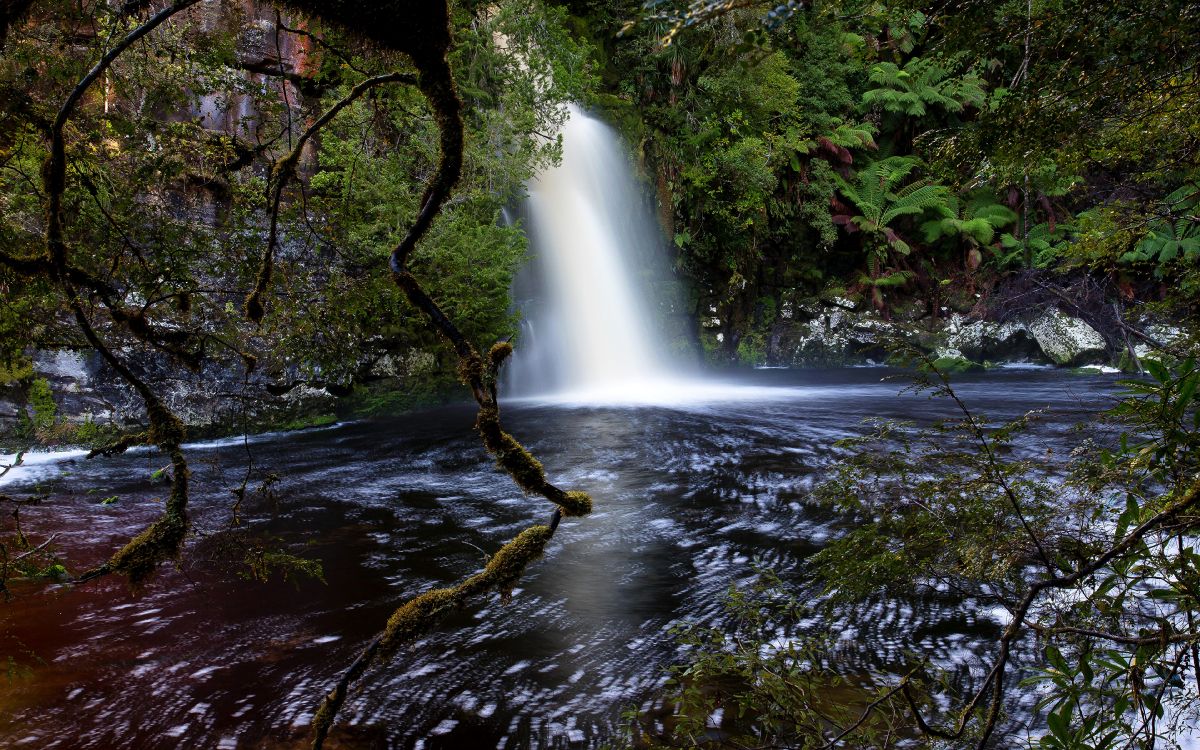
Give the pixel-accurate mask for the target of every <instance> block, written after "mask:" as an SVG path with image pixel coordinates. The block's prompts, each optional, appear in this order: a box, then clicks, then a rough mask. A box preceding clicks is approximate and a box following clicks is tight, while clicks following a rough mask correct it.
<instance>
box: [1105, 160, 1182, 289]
mask: <svg viewBox="0 0 1200 750" xmlns="http://www.w3.org/2000/svg"><path fill="white" fill-rule="evenodd" d="M1198 208H1200V182H1192V183H1188V184H1186V185H1184V186H1183V187H1181V188H1179V189H1178V190H1176V191H1174V192H1172V193H1171V194H1170V195H1168V196H1167V197H1166V198H1165V199H1164V200H1163V201H1162V207H1161V209H1160V214H1159V215H1160V216H1163V217H1165V218H1159V219H1155V220H1153V221H1152V222H1151V223H1150V226H1149V228H1148V229H1147V232H1146V235H1145V236H1144V237H1143V238H1142V239H1141V240H1139V241H1138V243H1137V245H1136V246H1134V248H1133V250H1130V251H1129V252H1127V253H1125V254H1124V255H1122V256H1121V262H1122V263H1148V264H1150V265H1151V266H1152V267H1153V268H1154V276H1155V278H1162V277H1163V276H1165V275H1166V274H1167V273H1168V272H1169V269H1170V268H1171V267H1173V266H1174V265H1177V264H1195V262H1196V261H1197V260H1200V217H1197V216H1196V213H1197V209H1198Z"/></svg>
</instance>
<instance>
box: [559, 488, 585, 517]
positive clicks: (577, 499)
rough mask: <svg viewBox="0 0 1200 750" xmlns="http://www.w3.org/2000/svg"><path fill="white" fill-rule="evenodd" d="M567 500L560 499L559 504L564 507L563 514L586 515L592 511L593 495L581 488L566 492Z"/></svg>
mask: <svg viewBox="0 0 1200 750" xmlns="http://www.w3.org/2000/svg"><path fill="white" fill-rule="evenodd" d="M565 495H566V498H565V500H559V501H558V505H559V507H560V508H562V509H563V515H567V516H586V515H587V514H588V513H591V512H592V496H591V495H589V494H588V493H586V492H580V491H579V490H571V491H570V492H567V493H565Z"/></svg>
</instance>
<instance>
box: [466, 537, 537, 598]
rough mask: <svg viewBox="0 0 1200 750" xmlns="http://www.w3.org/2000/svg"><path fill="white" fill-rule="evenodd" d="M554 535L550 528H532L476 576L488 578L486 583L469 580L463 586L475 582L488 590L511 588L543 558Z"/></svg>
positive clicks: (495, 556)
mask: <svg viewBox="0 0 1200 750" xmlns="http://www.w3.org/2000/svg"><path fill="white" fill-rule="evenodd" d="M552 533H553V532H551V531H550V527H549V526H530V527H529V528H528V529H525V530H524V531H522V532H521V533H520V534H517V536H516V538H515V539H513V540H512V541H511V542H509V543H508V544H506V545H504V546H503V547H501V548H500V550H499V551H498V552H497V553H496V554H495V555H493V556H492V559H491V560H489V561H488V564H487V567H485V568H484V569H483V573H481V574H480V576H476V578H486V581H483V582H481V581H476V580H475V579H469V580H468V581H466V582H465V583H464V584H463V585H464V586H468V585H471V584H472V581H475V583H474V585H475V586H480V585H481V583H485V584H486V586H487V588H501V589H503V588H504V587H507V586H510V585H511V584H512V583H514V582H515V581H516V580H517V579H518V578H520V577H521V574H522V573H524V572H525V568H526V567H528V565H529V563H531V562H533V561H534V560H536V559H538V558H539V557H541V556H542V553H543V552H545V550H546V543H547V542H549V541H550V537H551V536H552Z"/></svg>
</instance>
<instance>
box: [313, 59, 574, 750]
mask: <svg viewBox="0 0 1200 750" xmlns="http://www.w3.org/2000/svg"><path fill="white" fill-rule="evenodd" d="M445 45H446V47H445V48H442V49H440V50H439V51H438V53H437V54H431V53H430V52H429V51H428V50H424V51H422V52H420V53H417V52H413V53H412V55H411V56H412V58H413V61H414V63H415V64H416V65H417V68H418V70H419V71H420V75H419V78H418V82H417V85H418V87H419V88H420V90H421V93H422V94H424V96H425V98H426V100H427V101H428V102H429V105H430V107H431V108H432V109H433V112H434V118H435V120H436V121H437V125H438V130H439V145H440V149H441V152H440V156H439V161H438V168H437V171H436V172H435V173H434V175H433V177H432V179H431V180H430V181H429V183H428V185H427V186H426V189H425V194H424V197H423V198H422V201H421V210H420V212H419V213H418V215H417V218H416V220H415V221H414V222H413V224H412V226H411V227H410V228H409V230H408V232H407V234H406V235H405V237H404V239H403V240H401V241H400V243H399V244H398V245H397V246H396V247H395V248H394V249H393V250H392V253H391V257H390V258H389V265H390V267H391V270H392V280H393V281H394V282H395V283H396V285H397V286H398V287H399V288H400V289H401V291H403V292H404V294H405V296H406V297H407V299H408V301H409V302H410V303H411V304H412V305H413V306H414V307H416V308H417V309H418V310H420V311H421V313H422V314H424V316H425V317H426V319H427V320H428V322H429V324H430V325H431V326H432V327H433V328H434V329H435V330H436V331H438V333H440V334H441V335H442V336H444V337H445V338H446V340H447V341H448V342H449V343H450V345H451V346H452V347H453V348H454V352H455V354H456V355H457V356H458V362H459V367H458V370H459V377H460V379H461V380H462V381H463V382H464V383H465V384H466V385H467V386H468V387H470V389H471V395H472V396H473V397H474V398H475V401H476V403H477V404H478V405H479V413H478V417H477V418H476V422H475V426H476V428H477V429H478V430H479V432H480V435H481V436H482V438H483V442H484V445H485V446H486V448H487V449H488V451H489V452H491V453H492V454H493V455H494V456H495V457H496V463H497V464H498V465H499V466H500V467H501V468H503V469H504V470H505V471H506V472H507V473H508V474H509V476H511V477H512V479H513V481H514V482H516V483H517V485H518V486H520V487H521V489H523V490H525V491H526V492H528V493H530V494H535V495H541V496H542V497H545V498H546V499H548V500H550V501H551V502H552V503H554V505H555V508H554V512H553V515H552V517H551V520H550V524H549V525H547V526H541V525H538V526H531V527H530V528H528V529H526V530H525V531H523V532H521V533H520V534H519V535H518V536H517V537H516V538H515V539H513V540H512V541H510V542H508V544H506V545H504V546H503V547H502V548H501V549H500V551H499V552H497V553H496V555H495V556H494V557H493V558H492V560H491V561H490V562H489V563H488V565H487V567H486V568H485V569H484V571H483V572H482V573H478V574H476V575H475V576H472V577H471V578H468V579H467V580H465V581H463V582H462V583H460V584H458V585H457V586H455V587H453V588H448V589H436V590H434V591H429V592H426V593H424V594H421V595H420V596H417V597H416V598H414V599H410V600H409V601H407V602H406V603H404V604H403V605H401V606H400V608H399V609H397V610H396V611H395V613H393V615H392V617H391V619H389V620H388V624H387V627H386V629H385V630H384V631H383V633H382V634H380V635H379V636H377V637H376V638H375V639H374V640H372V641H371V642H370V643H369V644H368V645H367V647H366V649H364V650H363V652H362V653H361V654H360V655H359V656H358V658H357V659H355V660H354V662H353V663H352V664H351V665H350V668H349V669H347V670H346V672H345V673H343V675H342V677H341V678H340V679H339V680H338V682H337V684H336V685H335V686H334V688H333V690H332V691H330V692H329V693H328V694H327V695H326V696H325V697H324V699H323V700H322V701H321V704H320V707H319V708H318V709H317V712H316V714H315V715H314V716H313V744H312V747H313V750H321V748H322V747H323V745H324V741H325V738H326V737H327V736H328V734H329V730H330V729H331V728H332V726H333V721H334V719H335V718H336V716H337V713H338V711H339V710H340V709H341V707H342V704H343V703H344V702H345V699H346V695H347V692H348V690H349V687H350V685H351V683H352V682H354V681H355V680H357V679H358V678H359V677H361V676H362V674H363V673H364V672H365V671H366V669H367V667H368V666H369V665H370V664H371V663H373V662H374V661H375V660H376V659H381V660H386V659H387V658H389V657H390V656H391V655H392V654H393V653H394V652H395V650H396V649H397V648H398V647H399V646H400V645H401V644H403V643H405V642H407V641H409V640H411V639H412V638H414V637H416V636H417V635H419V634H421V633H423V632H425V631H427V630H428V629H429V628H431V627H432V626H433V625H434V624H435V623H436V622H438V621H439V620H440V619H441V618H442V617H444V616H445V615H446V614H448V613H449V612H451V611H453V610H454V609H457V608H459V607H462V606H463V605H464V604H465V603H466V601H467V600H468V599H470V598H472V597H475V596H481V595H483V594H485V593H488V592H490V591H494V590H497V589H500V590H503V589H504V588H506V587H508V588H510V587H511V585H512V583H513V582H515V581H516V579H517V578H518V577H519V576H520V575H521V573H522V572H523V571H524V569H525V567H526V566H527V565H528V564H529V563H530V562H532V561H533V560H534V559H536V558H537V557H540V556H541V554H542V552H543V551H544V549H545V546H546V544H547V543H548V542H549V541H550V539H551V538H552V537H553V535H554V532H555V531H556V530H557V528H558V524H559V521H560V520H561V519H562V517H563V516H564V515H572V516H579V515H585V514H587V513H589V512H590V511H591V508H592V500H591V498H590V497H589V496H588V495H587V493H584V492H579V491H565V490H562V489H560V488H558V487H556V486H555V485H553V484H551V483H550V482H549V481H548V480H547V479H546V473H545V470H544V469H543V467H542V464H541V463H540V462H539V461H538V460H537V459H535V458H534V457H533V456H532V455H530V454H529V452H528V451H527V450H525V448H524V447H523V446H522V445H521V444H520V443H519V442H517V440H516V439H515V438H514V437H513V436H512V435H510V434H508V433H507V432H505V431H504V430H503V428H502V427H501V424H500V406H499V402H498V400H497V397H496V378H497V375H498V372H499V369H500V366H501V365H502V364H503V363H504V361H505V360H506V359H507V358H508V356H509V355H511V354H512V350H513V349H512V345H511V344H510V343H508V342H500V343H497V344H495V345H494V346H492V348H491V349H490V350H489V351H488V356H487V358H486V359H485V358H484V357H482V356H481V355H480V354H479V351H478V350H477V349H476V348H475V347H474V345H472V344H471V342H470V341H469V340H468V339H467V337H466V336H465V335H464V334H463V333H462V331H460V330H459V329H458V327H457V326H456V325H455V324H454V322H453V321H451V320H450V318H449V317H447V316H446V314H445V313H444V312H443V311H442V309H441V308H440V307H439V306H438V305H437V303H436V302H434V300H433V299H432V298H431V297H430V296H429V295H428V294H427V293H426V292H425V290H424V289H423V288H422V287H421V284H420V283H419V282H418V281H417V279H416V278H415V277H414V276H413V275H412V274H411V273H409V272H408V270H407V268H406V264H407V261H408V258H409V255H410V254H411V253H412V250H413V249H414V248H415V247H416V244H417V243H418V242H419V241H420V240H421V238H422V237H424V236H425V234H426V233H427V232H428V230H429V227H430V225H431V224H432V223H433V220H434V218H435V217H436V216H437V215H438V213H439V212H440V211H441V210H442V207H443V205H444V204H445V203H446V200H447V199H448V198H449V197H450V193H451V191H452V190H453V189H454V186H455V184H456V183H457V182H458V179H459V177H460V176H461V173H462V163H463V123H462V101H461V100H460V99H459V98H458V93H457V91H456V90H455V87H454V80H453V77H452V75H451V71H450V65H449V63H448V62H447V60H446V51H447V49H448V46H449V37H448V36H447V37H446V41H445Z"/></svg>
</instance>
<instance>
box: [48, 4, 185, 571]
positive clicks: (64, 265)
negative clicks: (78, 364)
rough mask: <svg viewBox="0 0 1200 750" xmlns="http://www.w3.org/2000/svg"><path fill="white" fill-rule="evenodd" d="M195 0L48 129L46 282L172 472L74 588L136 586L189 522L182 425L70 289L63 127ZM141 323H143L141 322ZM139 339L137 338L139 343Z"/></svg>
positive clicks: (70, 102)
mask: <svg viewBox="0 0 1200 750" xmlns="http://www.w3.org/2000/svg"><path fill="white" fill-rule="evenodd" d="M197 1H198V0H175V2H174V3H172V4H171V5H169V6H167V7H166V8H163V9H162V10H161V11H159V12H158V13H155V14H154V15H153V16H151V17H150V18H149V19H148V20H146V21H145V22H143V23H141V24H140V25H138V26H137V27H135V28H134V29H133V30H132V31H130V32H129V33H128V34H126V35H125V37H124V38H122V39H121V41H119V42H118V43H117V44H116V45H115V46H113V48H112V49H110V50H109V51H108V52H106V53H105V54H104V55H103V56H102V57H101V58H100V60H99V61H98V62H97V63H96V64H95V65H93V66H92V68H91V69H90V70H89V71H88V72H87V74H86V75H84V77H83V78H82V79H80V81H79V82H78V83H77V84H76V85H75V87H74V88H73V89H72V90H71V93H70V94H69V95H68V96H67V98H66V100H65V101H64V102H63V105H62V106H61V107H60V108H59V110H58V115H57V116H56V117H55V119H54V122H53V124H52V125H51V126H50V134H49V135H50V155H49V157H48V158H47V159H46V163H45V165H44V166H43V170H42V184H43V189H44V191H45V195H46V236H45V240H46V255H47V260H48V262H49V267H48V268H47V270H48V272H49V274H48V275H49V276H50V277H51V278H52V279H54V280H55V281H57V282H58V285H59V286H60V287H61V289H62V291H63V294H64V295H65V297H66V299H67V303H68V305H69V306H70V308H71V311H72V313H73V314H74V317H75V322H76V324H77V325H78V327H79V329H80V331H82V332H83V335H84V338H85V339H87V341H88V343H89V344H91V346H92V348H94V349H95V350H96V351H97V352H99V353H100V355H101V357H103V358H104V360H105V361H106V362H107V363H108V364H109V365H110V366H111V367H112V368H113V369H114V370H115V371H116V372H117V374H118V375H120V376H121V378H122V379H123V380H125V382H127V383H129V385H131V386H132V387H133V389H134V390H135V391H137V393H138V395H139V396H141V398H142V401H143V402H144V403H145V405H146V415H147V417H148V419H149V421H150V427H149V430H148V434H147V437H148V442H150V443H152V444H154V445H156V446H158V448H159V449H160V450H162V451H163V452H164V453H165V454H167V455H168V456H169V457H170V459H171V464H172V467H173V472H172V478H171V494H170V497H169V498H168V500H167V503H166V507H165V509H164V511H163V515H162V517H161V518H159V520H157V521H155V522H154V523H153V524H151V525H150V526H149V527H148V528H147V529H146V530H145V531H143V532H142V533H141V534H138V535H137V536H136V537H134V538H133V539H132V540H131V541H130V542H129V543H128V544H127V545H125V547H123V548H122V549H120V550H118V551H117V552H116V553H115V554H114V555H113V556H112V557H111V558H109V560H108V562H106V563H104V564H103V565H101V566H99V567H97V568H94V569H92V570H90V571H88V572H87V573H84V574H83V575H82V576H80V577H79V579H78V581H79V582H84V581H89V580H92V579H94V578H98V577H100V576H102V575H105V574H107V573H111V572H117V573H123V574H125V575H127V576H128V577H129V580H130V581H131V582H132V583H134V584H138V583H141V582H142V581H144V580H145V579H146V578H147V577H148V576H149V575H150V574H151V573H153V572H154V570H155V569H156V568H157V567H158V565H159V563H161V562H163V561H164V560H167V559H170V558H172V557H176V556H178V554H179V550H180V548H181V547H182V545H183V541H184V539H185V538H186V536H187V532H188V529H189V528H190V522H189V519H188V516H187V499H188V465H187V460H186V459H185V458H184V455H183V450H182V447H181V446H182V444H183V441H184V437H185V430H184V427H183V422H181V421H180V419H179V418H178V417H177V416H176V415H175V414H174V413H173V412H172V411H171V409H170V408H169V407H167V405H166V404H165V403H164V402H163V400H162V399H161V398H160V397H159V396H158V394H157V393H155V392H154V390H153V389H152V388H150V386H149V385H148V384H147V383H146V382H145V381H143V380H142V379H141V378H139V377H138V376H137V375H135V374H134V373H133V371H132V370H130V369H129V367H128V366H127V365H126V364H125V363H124V362H123V361H122V360H121V359H120V358H119V357H117V356H116V355H115V354H114V353H113V351H112V350H111V349H110V348H109V347H108V346H107V345H105V343H104V342H103V341H102V340H101V339H100V337H99V335H98V334H97V333H96V330H95V328H94V327H93V326H92V323H91V321H90V320H89V319H88V316H87V313H86V311H85V310H84V306H83V301H82V299H81V296H80V294H79V290H78V288H77V287H76V280H77V279H78V278H79V274H78V272H73V270H72V268H71V264H70V262H69V251H68V247H67V243H66V240H65V238H64V219H63V205H62V199H63V194H64V193H65V192H66V184H67V180H66V173H67V154H66V137H65V130H66V125H67V121H68V120H69V119H70V118H71V116H72V115H73V114H74V112H75V109H76V108H77V106H78V105H79V102H80V100H81V99H82V98H83V96H84V94H86V93H87V91H88V89H89V88H90V87H91V85H92V84H93V83H95V82H96V80H97V79H99V78H100V76H101V75H103V74H104V72H105V71H106V70H108V68H109V67H111V66H112V64H113V62H115V61H116V59H117V58H118V57H120V55H121V54H122V53H123V52H124V51H125V50H127V49H129V47H131V46H132V45H133V44H134V43H136V42H137V41H138V40H139V39H142V38H143V37H145V36H146V35H147V34H149V33H150V32H151V31H153V30H154V29H156V28H157V27H158V26H160V25H161V24H163V23H164V22H165V21H167V19H169V18H171V17H172V16H174V15H175V14H176V13H179V12H180V11H183V10H185V9H187V8H189V7H191V6H192V5H194V4H195V3H196V2H197ZM110 310H113V311H114V314H113V317H114V320H117V321H118V322H122V323H125V325H126V326H127V327H128V328H129V329H130V330H131V331H132V332H133V333H134V335H138V334H139V333H141V334H142V335H146V333H147V331H145V330H137V329H138V328H139V326H137V325H136V324H135V322H134V321H135V320H137V318H136V317H127V316H121V315H119V314H117V313H116V312H115V309H114V308H110ZM142 322H143V323H144V320H143V321H142ZM140 337H141V336H139V338H140Z"/></svg>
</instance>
